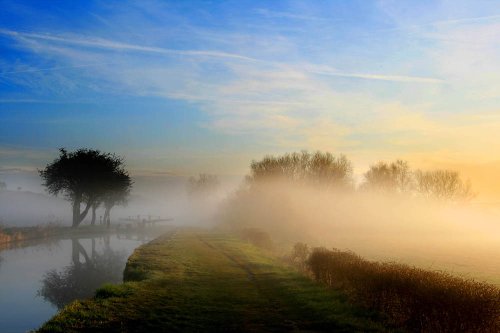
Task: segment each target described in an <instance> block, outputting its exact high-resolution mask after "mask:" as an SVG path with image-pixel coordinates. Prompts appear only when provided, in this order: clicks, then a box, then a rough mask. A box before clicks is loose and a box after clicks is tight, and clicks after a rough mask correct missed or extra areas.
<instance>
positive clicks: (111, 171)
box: [39, 148, 132, 228]
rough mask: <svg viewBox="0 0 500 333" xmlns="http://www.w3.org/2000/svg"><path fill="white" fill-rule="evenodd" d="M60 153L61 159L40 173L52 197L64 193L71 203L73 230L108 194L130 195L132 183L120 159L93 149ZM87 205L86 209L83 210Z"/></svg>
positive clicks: (61, 151) (61, 150) (62, 150)
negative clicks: (117, 192)
mask: <svg viewBox="0 0 500 333" xmlns="http://www.w3.org/2000/svg"><path fill="white" fill-rule="evenodd" d="M59 152H60V155H59V157H58V158H57V159H55V160H54V161H53V162H52V163H50V164H48V165H47V166H46V167H45V169H43V170H39V173H40V176H41V177H42V179H43V185H44V186H45V187H46V188H47V191H48V192H49V193H50V194H53V195H58V194H59V193H63V194H64V195H65V197H66V199H68V200H69V201H71V203H72V210H73V223H72V226H73V227H75V228H76V227H78V225H79V224H80V223H81V222H82V221H83V219H84V218H85V216H86V215H87V213H88V212H89V209H90V208H91V207H92V206H93V205H95V203H96V202H99V201H100V200H102V198H103V197H104V196H105V194H108V193H111V192H114V191H124V189H126V193H127V194H128V190H129V189H130V187H131V186H132V181H131V180H130V177H129V175H128V173H127V171H125V169H124V168H123V160H122V159H121V158H120V157H117V156H115V155H113V154H109V153H102V152H100V151H99V150H91V149H79V150H77V151H75V152H70V153H68V152H67V151H66V150H65V149H64V148H61V149H60V150H59ZM118 184H119V185H118ZM83 203H84V204H85V208H84V210H83V211H81V207H80V206H81V205H82V204H83Z"/></svg>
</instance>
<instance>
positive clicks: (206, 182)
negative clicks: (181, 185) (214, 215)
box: [187, 173, 220, 196]
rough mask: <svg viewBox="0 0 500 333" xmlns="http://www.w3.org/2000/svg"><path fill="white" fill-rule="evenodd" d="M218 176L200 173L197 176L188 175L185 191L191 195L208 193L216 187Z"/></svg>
mask: <svg viewBox="0 0 500 333" xmlns="http://www.w3.org/2000/svg"><path fill="white" fill-rule="evenodd" d="M219 185H220V182H219V178H218V177H217V176H216V175H210V174H207V173H200V174H199V175H198V177H189V179H188V183H187V191H188V194H189V195H191V196H197V195H208V194H210V193H213V192H214V191H216V190H217V189H218V187H219Z"/></svg>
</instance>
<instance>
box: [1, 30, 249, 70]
mask: <svg viewBox="0 0 500 333" xmlns="http://www.w3.org/2000/svg"><path fill="white" fill-rule="evenodd" d="M0 34H3V35H5V36H9V37H11V38H15V39H22V38H25V39H36V40H44V41H49V42H57V43H64V44H72V45H78V46H85V47H93V48H100V49H106V50H115V51H135V52H145V53H155V54H165V55H180V56H191V57H215V58H229V59H236V60H244V61H252V62H255V61H259V60H258V59H255V58H251V57H247V56H244V55H240V54H235V53H227V52H222V51H214V50H175V49H168V48H161V47H150V46H143V45H136V44H129V43H121V42H117V41H113V40H109V39H103V38H81V37H74V36H73V37H67V36H57V35H50V34H37V33H27V32H18V31H13V30H5V29H1V30H0Z"/></svg>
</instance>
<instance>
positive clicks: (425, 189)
mask: <svg viewBox="0 0 500 333" xmlns="http://www.w3.org/2000/svg"><path fill="white" fill-rule="evenodd" d="M415 181H416V191H417V193H419V194H421V195H423V196H425V197H433V198H437V199H446V200H453V201H463V200H469V199H471V198H472V197H474V194H473V193H472V191H471V185H470V182H469V181H466V182H464V181H463V180H462V179H461V178H460V174H459V173H458V172H456V171H451V170H433V171H421V170H417V171H416V172H415Z"/></svg>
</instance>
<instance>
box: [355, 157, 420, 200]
mask: <svg viewBox="0 0 500 333" xmlns="http://www.w3.org/2000/svg"><path fill="white" fill-rule="evenodd" d="M412 187H413V178H412V172H411V170H410V167H409V166H408V163H407V162H406V161H402V160H397V161H395V162H392V163H390V164H389V163H386V162H378V163H377V164H375V165H372V166H370V169H369V170H368V171H367V172H366V173H365V174H364V183H363V184H362V188H364V189H369V190H376V191H382V192H386V193H390V192H398V193H407V192H410V191H411V190H412Z"/></svg>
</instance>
